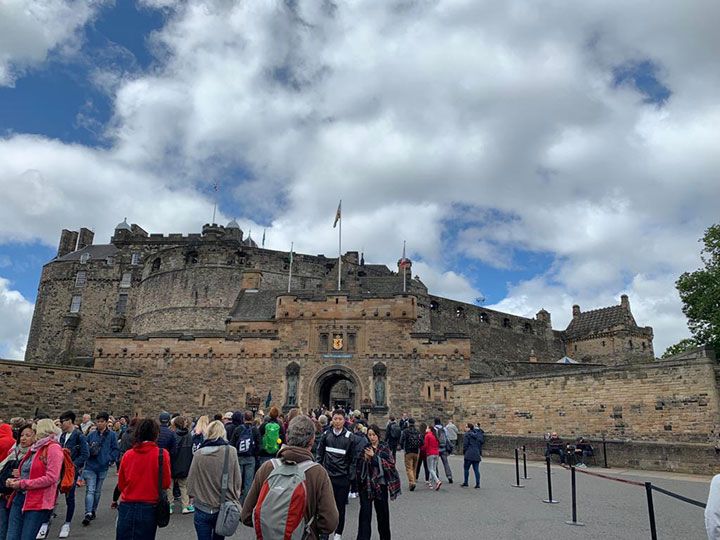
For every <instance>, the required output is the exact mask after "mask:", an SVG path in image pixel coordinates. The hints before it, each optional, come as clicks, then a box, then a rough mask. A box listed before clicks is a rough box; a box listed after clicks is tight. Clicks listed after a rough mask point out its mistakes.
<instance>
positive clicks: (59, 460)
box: [6, 418, 63, 540]
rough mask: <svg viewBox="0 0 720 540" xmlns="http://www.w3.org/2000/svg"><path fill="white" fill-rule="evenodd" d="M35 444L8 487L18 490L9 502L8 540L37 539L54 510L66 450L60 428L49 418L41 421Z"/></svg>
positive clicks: (8, 482) (8, 483)
mask: <svg viewBox="0 0 720 540" xmlns="http://www.w3.org/2000/svg"><path fill="white" fill-rule="evenodd" d="M35 430H36V437H37V442H35V443H34V444H33V445H32V446H31V447H30V450H29V451H28V453H27V454H25V457H24V458H23V459H22V461H21V462H20V465H19V466H18V475H17V476H16V477H15V478H9V479H8V480H7V482H6V485H7V487H9V488H12V489H14V490H16V491H15V492H14V493H13V494H12V502H11V503H10V518H9V520H8V532H7V538H8V540H25V539H26V538H35V536H37V533H38V531H39V530H40V527H41V526H42V524H43V523H47V521H48V520H49V519H50V513H51V512H52V510H53V508H55V502H56V501H57V494H58V490H57V488H58V482H59V481H60V471H61V470H62V465H63V451H62V448H61V447H60V443H58V442H57V436H58V434H59V433H60V429H59V428H58V427H56V426H55V423H54V422H53V421H52V420H50V419H49V418H45V419H43V420H39V421H38V423H37V426H36V428H35Z"/></svg>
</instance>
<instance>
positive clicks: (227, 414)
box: [223, 411, 233, 420]
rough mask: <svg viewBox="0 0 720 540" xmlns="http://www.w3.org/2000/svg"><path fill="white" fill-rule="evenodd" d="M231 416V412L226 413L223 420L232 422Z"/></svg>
mask: <svg viewBox="0 0 720 540" xmlns="http://www.w3.org/2000/svg"><path fill="white" fill-rule="evenodd" d="M232 415H233V413H232V411H228V412H226V413H225V414H223V419H225V420H232Z"/></svg>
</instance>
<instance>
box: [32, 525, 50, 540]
mask: <svg viewBox="0 0 720 540" xmlns="http://www.w3.org/2000/svg"><path fill="white" fill-rule="evenodd" d="M47 532H48V524H47V523H43V524H42V526H41V527H40V530H39V531H38V533H37V536H36V537H35V538H36V540H43V538H47Z"/></svg>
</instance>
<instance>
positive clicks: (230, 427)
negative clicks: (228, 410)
mask: <svg viewBox="0 0 720 540" xmlns="http://www.w3.org/2000/svg"><path fill="white" fill-rule="evenodd" d="M243 417H244V415H243V412H242V411H235V412H234V413H232V420H231V421H230V423H229V424H225V431H226V432H227V440H228V441H229V440H230V439H231V438H232V435H233V432H234V431H235V430H236V429H237V428H238V426H242V425H243V421H244V420H243Z"/></svg>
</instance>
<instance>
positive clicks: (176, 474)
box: [167, 416, 195, 514]
mask: <svg viewBox="0 0 720 540" xmlns="http://www.w3.org/2000/svg"><path fill="white" fill-rule="evenodd" d="M173 422H174V423H175V436H176V438H177V446H176V448H175V455H174V456H171V458H170V463H171V464H172V478H173V481H174V483H175V484H177V487H178V489H179V490H180V502H181V504H182V513H183V514H192V513H193V512H194V511H195V508H193V505H191V504H190V497H189V496H188V490H187V477H188V473H189V472H190V464H191V463H192V460H193V451H192V445H193V442H192V433H190V430H189V429H188V428H189V427H190V422H189V421H188V419H187V418H185V417H184V416H178V417H176V418H175V420H173ZM167 497H168V500H169V501H170V513H172V507H173V500H174V498H175V497H174V496H173V488H172V487H170V488H168V490H167Z"/></svg>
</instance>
